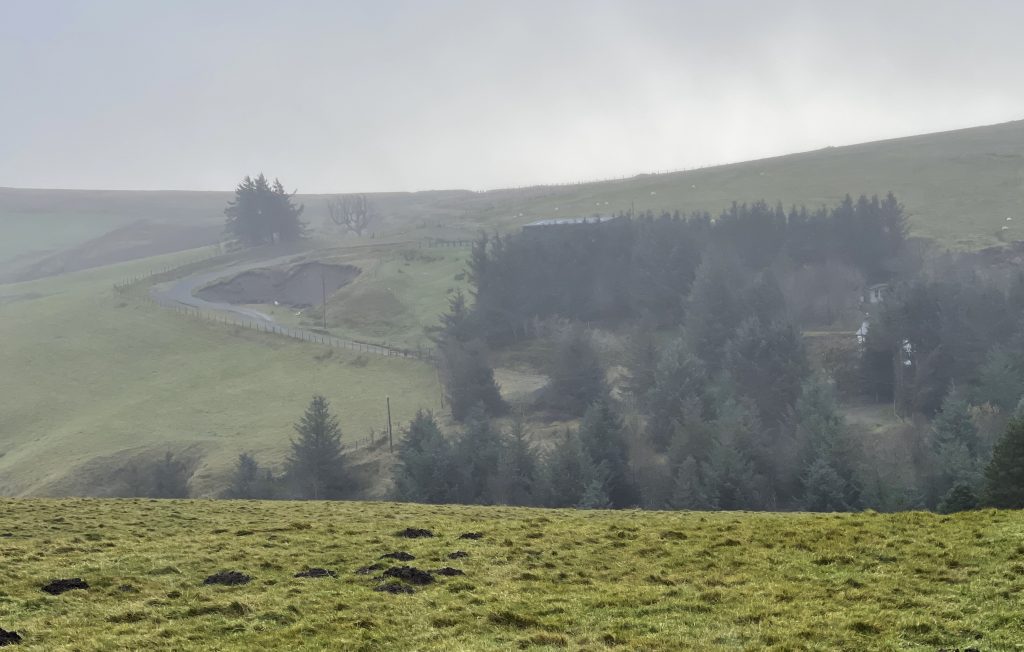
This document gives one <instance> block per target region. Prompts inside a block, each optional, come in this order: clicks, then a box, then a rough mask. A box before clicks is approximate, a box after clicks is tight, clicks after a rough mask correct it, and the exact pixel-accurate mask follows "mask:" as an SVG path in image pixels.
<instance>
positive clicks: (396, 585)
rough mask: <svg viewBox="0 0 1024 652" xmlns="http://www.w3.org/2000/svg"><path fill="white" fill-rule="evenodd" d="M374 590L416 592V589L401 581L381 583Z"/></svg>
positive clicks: (382, 591)
mask: <svg viewBox="0 0 1024 652" xmlns="http://www.w3.org/2000/svg"><path fill="white" fill-rule="evenodd" d="M374 591H380V592H381V593H416V589H414V588H412V587H411V586H408V585H407V584H402V583H401V582H390V583H388V584H381V585H380V586H378V587H377V588H375V589H374Z"/></svg>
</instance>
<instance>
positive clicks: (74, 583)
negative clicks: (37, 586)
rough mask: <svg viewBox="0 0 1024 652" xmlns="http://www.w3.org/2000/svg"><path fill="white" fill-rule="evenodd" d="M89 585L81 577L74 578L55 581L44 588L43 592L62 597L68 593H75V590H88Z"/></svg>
mask: <svg viewBox="0 0 1024 652" xmlns="http://www.w3.org/2000/svg"><path fill="white" fill-rule="evenodd" d="M87 588H89V585H88V584H86V583H85V581H84V580H82V579H81V578H80V577H73V578H71V579H69V580H53V581H52V582H50V583H49V584H47V585H46V586H44V587H43V591H46V592H47V593H49V594H50V595H60V594H61V593H64V592H66V591H74V590H75V589H82V590H84V589H87Z"/></svg>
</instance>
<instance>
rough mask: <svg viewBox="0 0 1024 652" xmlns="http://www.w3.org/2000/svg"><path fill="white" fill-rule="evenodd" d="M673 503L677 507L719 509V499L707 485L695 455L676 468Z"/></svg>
mask: <svg viewBox="0 0 1024 652" xmlns="http://www.w3.org/2000/svg"><path fill="white" fill-rule="evenodd" d="M671 504H672V507H673V508H675V509H687V510H713V509H718V499H717V497H716V496H715V495H714V490H713V489H709V487H707V486H705V483H704V480H703V478H702V477H701V470H700V465H698V464H697V460H695V459H693V457H687V458H686V459H685V460H683V463H682V464H681V465H680V466H679V468H678V469H677V470H676V474H675V482H674V486H673V491H672V499H671Z"/></svg>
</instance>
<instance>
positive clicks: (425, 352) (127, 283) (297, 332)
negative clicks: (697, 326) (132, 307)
mask: <svg viewBox="0 0 1024 652" xmlns="http://www.w3.org/2000/svg"><path fill="white" fill-rule="evenodd" d="M216 256H217V254H213V255H211V256H207V257H205V258H201V259H197V260H193V261H190V262H188V263H185V264H183V265H178V266H176V267H175V266H169V267H165V268H162V269H159V270H150V273H149V274H147V275H143V276H134V277H131V278H127V279H125V280H123V281H121V282H120V283H115V284H114V292H115V293H116V294H118V295H120V296H124V297H129V298H133V299H136V300H141V301H143V302H147V303H151V304H154V305H157V306H160V307H162V308H166V309H169V310H173V311H174V312H175V313H177V314H179V315H184V316H186V317H191V318H194V319H200V320H204V321H208V322H214V323H219V324H224V325H226V326H235V327H237V328H246V329H249V330H253V331H256V332H258V333H271V334H274V335H280V336H282V337H289V338H292V339H297V340H302V341H304V342H309V343H311V344H320V345H323V346H328V347H331V348H335V349H347V350H350V351H355V352H357V353H369V354H372V355H380V356H384V357H388V358H410V359H415V360H424V361H427V362H430V361H432V360H433V359H434V354H433V350H431V349H424V348H422V347H419V348H416V349H407V348H398V347H392V346H388V345H386V344H376V343H373V342H363V341H360V340H352V339H344V338H340V337H335V336H334V335H331V334H329V333H323V332H318V331H314V330H308V329H305V328H293V327H290V326H282V325H281V324H276V323H273V322H268V321H265V320H261V319H255V318H251V317H245V316H243V315H240V314H237V313H232V312H226V311H222V310H201V309H199V308H196V307H195V306H188V305H185V304H182V303H179V302H178V301H176V300H174V299H169V298H166V297H162V296H159V295H156V296H154V295H153V293H152V292H145V293H144V294H141V295H140V294H139V290H143V289H146V284H147V282H158V281H160V280H168V279H169V278H172V277H174V276H176V275H178V274H180V273H181V272H182V271H183V270H185V269H186V268H188V267H192V266H196V265H198V264H201V263H204V262H206V261H208V260H211V259H213V258H215V257H216Z"/></svg>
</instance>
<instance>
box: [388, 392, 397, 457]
mask: <svg viewBox="0 0 1024 652" xmlns="http://www.w3.org/2000/svg"><path fill="white" fill-rule="evenodd" d="M386 400H387V402H388V450H389V451H390V452H391V453H392V454H393V453H394V452H395V442H394V440H393V439H392V438H391V397H390V396H388V397H386Z"/></svg>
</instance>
